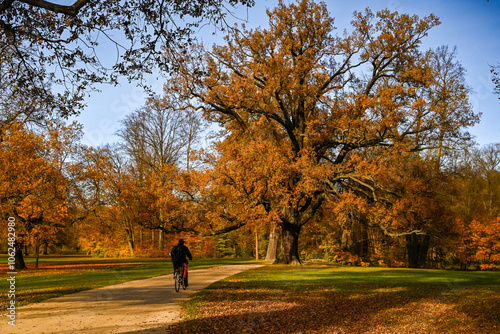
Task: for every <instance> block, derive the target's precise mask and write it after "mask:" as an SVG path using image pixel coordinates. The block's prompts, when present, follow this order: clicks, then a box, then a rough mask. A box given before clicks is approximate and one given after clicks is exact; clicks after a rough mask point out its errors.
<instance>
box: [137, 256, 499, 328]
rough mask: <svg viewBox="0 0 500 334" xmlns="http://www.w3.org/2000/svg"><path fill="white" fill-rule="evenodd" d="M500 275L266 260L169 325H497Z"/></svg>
mask: <svg viewBox="0 0 500 334" xmlns="http://www.w3.org/2000/svg"><path fill="white" fill-rule="evenodd" d="M499 283H500V275H499V274H498V273H483V272H475V273H470V272H469V273H461V272H445V271H434V270H407V269H401V270H399V269H384V268H365V269H361V270H358V269H355V268H348V269H346V268H326V269H324V270H321V269H318V268H307V267H302V268H298V269H294V270H293V271H292V272H290V271H289V268H286V269H284V268H281V267H275V266H269V267H266V268H262V269H259V270H255V271H251V272H247V273H245V274H244V275H243V276H240V277H238V276H237V277H236V278H234V279H231V280H226V281H222V282H219V283H216V284H214V285H212V286H210V287H209V288H208V289H207V290H206V291H205V292H204V293H203V294H202V295H201V296H200V297H199V298H200V301H199V302H197V303H195V305H194V306H193V307H194V308H195V309H197V310H195V313H197V318H194V319H191V320H187V321H185V322H183V323H181V324H179V325H176V326H175V328H173V329H171V330H172V331H173V332H175V333H213V332H217V333H243V332H245V333H367V332H371V333H498V328H500V319H499V318H498V314H500V295H499V291H498V286H499ZM484 301H487V304H484ZM139 333H140V332H139Z"/></svg>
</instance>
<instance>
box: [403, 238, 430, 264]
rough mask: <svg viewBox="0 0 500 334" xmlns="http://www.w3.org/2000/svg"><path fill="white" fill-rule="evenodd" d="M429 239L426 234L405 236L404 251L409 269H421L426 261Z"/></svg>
mask: <svg viewBox="0 0 500 334" xmlns="http://www.w3.org/2000/svg"><path fill="white" fill-rule="evenodd" d="M430 241H431V237H430V235H428V234H424V235H419V234H416V233H412V234H409V235H407V236H406V251H407V254H408V267H409V268H422V267H423V266H424V265H425V261H426V259H427V252H428V250H429V245H430Z"/></svg>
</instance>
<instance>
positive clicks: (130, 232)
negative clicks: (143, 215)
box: [125, 229, 135, 257]
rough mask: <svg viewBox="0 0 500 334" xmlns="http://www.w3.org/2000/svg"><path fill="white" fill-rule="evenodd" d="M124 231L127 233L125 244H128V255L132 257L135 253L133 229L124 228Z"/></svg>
mask: <svg viewBox="0 0 500 334" xmlns="http://www.w3.org/2000/svg"><path fill="white" fill-rule="evenodd" d="M125 232H126V234H127V244H128V249H129V252H130V256H132V257H134V255H135V254H134V248H135V237H134V230H132V229H126V230H125Z"/></svg>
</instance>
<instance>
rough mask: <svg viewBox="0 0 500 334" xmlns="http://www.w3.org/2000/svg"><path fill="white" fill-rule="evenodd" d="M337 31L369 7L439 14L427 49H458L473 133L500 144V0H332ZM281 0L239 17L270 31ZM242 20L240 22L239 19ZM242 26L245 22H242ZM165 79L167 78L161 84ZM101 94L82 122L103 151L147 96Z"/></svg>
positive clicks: (262, 1) (90, 141) (88, 138)
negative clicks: (496, 80) (496, 88)
mask: <svg viewBox="0 0 500 334" xmlns="http://www.w3.org/2000/svg"><path fill="white" fill-rule="evenodd" d="M324 2H326V4H327V7H328V10H329V11H330V14H331V16H333V17H334V18H335V26H336V27H337V28H338V30H337V31H338V32H339V33H340V34H341V33H342V31H343V30H344V29H347V30H350V24H349V22H350V21H351V19H352V13H353V12H354V11H363V10H364V9H365V8H367V7H369V8H371V9H372V11H374V12H376V11H378V10H380V9H384V8H388V9H390V10H392V11H398V12H399V13H408V14H417V15H418V16H420V17H423V16H426V15H429V14H430V13H433V14H435V15H436V16H438V17H439V18H440V20H441V25H439V26H437V27H435V28H433V29H431V31H430V33H429V36H428V37H427V38H425V39H424V43H423V47H424V48H426V49H427V48H436V47H438V46H441V45H448V46H450V47H454V46H456V47H457V51H458V60H459V61H460V62H461V63H462V65H463V66H464V67H465V69H466V70H467V77H466V80H467V83H468V85H469V86H470V87H471V88H472V90H473V94H472V96H471V102H472V104H473V106H474V109H475V111H476V112H481V113H482V117H481V122H480V123H479V124H478V125H476V126H475V127H473V128H471V129H470V132H471V133H472V134H473V135H474V136H475V139H476V141H477V142H478V143H479V144H480V145H484V144H488V143H499V142H500V99H499V97H500V96H498V95H495V94H493V84H492V82H491V73H490V66H489V65H495V64H498V63H500V0H490V1H487V0H418V1H417V0H350V1H345V0H326V1H324ZM276 3H277V1H275V0H256V6H255V7H253V8H251V9H248V10H246V9H244V10H239V11H237V12H236V13H235V16H237V17H239V18H240V19H243V20H246V21H247V22H246V23H245V24H246V25H247V27H257V26H266V24H267V16H266V13H265V9H266V8H273V7H274V6H275V5H276ZM234 21H236V19H234ZM240 22H241V21H240ZM213 32H214V29H213V28H212V27H208V26H206V27H204V28H203V29H202V30H201V31H200V32H199V35H198V38H199V39H201V40H203V41H204V42H205V43H209V42H213V41H222V34H218V35H216V36H213V35H212V33H213ZM160 80H161V79H160ZM151 84H152V86H153V88H154V89H155V91H158V92H161V87H162V84H161V81H159V80H157V78H156V77H151ZM99 88H100V89H101V90H102V91H101V92H92V93H91V95H90V97H89V98H88V99H87V104H88V107H87V108H85V109H84V110H83V111H82V113H81V114H80V116H78V117H77V118H76V120H77V121H79V122H80V123H82V124H83V126H84V131H85V137H84V143H85V144H87V145H92V146H99V145H103V144H106V143H113V142H116V141H117V140H118V138H117V137H116V136H115V135H114V134H115V133H116V131H117V130H118V128H119V127H120V121H121V120H122V119H123V118H124V117H125V116H126V115H127V114H128V113H130V112H132V111H134V110H135V109H137V108H139V107H141V106H142V105H143V104H144V98H145V95H144V93H143V91H142V89H141V88H138V87H136V86H135V85H134V84H133V83H132V84H127V83H124V84H122V85H120V86H117V87H109V86H101V87H99Z"/></svg>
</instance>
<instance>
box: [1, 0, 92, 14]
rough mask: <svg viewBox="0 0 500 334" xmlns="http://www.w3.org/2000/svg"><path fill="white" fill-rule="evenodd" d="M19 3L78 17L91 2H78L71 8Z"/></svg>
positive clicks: (35, 0) (29, 0)
mask: <svg viewBox="0 0 500 334" xmlns="http://www.w3.org/2000/svg"><path fill="white" fill-rule="evenodd" d="M19 1H20V2H24V3H26V4H28V5H31V6H34V7H38V8H43V9H46V10H48V11H51V12H54V13H58V14H66V15H69V16H76V15H78V12H79V11H80V9H81V8H82V7H83V6H85V5H86V4H87V3H88V2H89V1H90V0H77V1H75V2H74V3H73V4H72V5H71V6H65V5H58V4H55V3H52V2H49V1H45V0H19ZM12 2H13V1H11V3H12ZM0 9H1V8H0Z"/></svg>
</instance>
